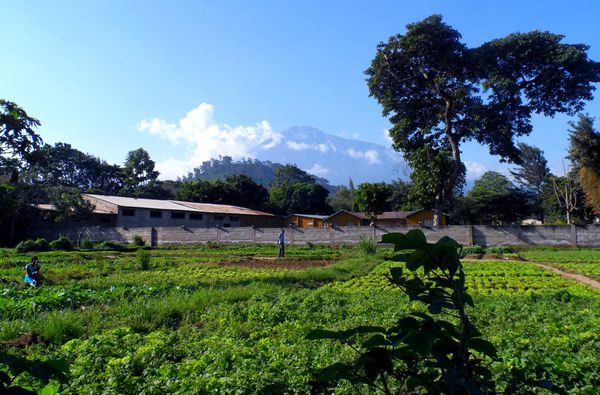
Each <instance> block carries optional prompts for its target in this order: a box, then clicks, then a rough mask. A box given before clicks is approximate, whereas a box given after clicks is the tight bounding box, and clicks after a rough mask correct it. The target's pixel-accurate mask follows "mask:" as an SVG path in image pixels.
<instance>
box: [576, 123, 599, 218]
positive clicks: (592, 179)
mask: <svg viewBox="0 0 600 395" xmlns="http://www.w3.org/2000/svg"><path fill="white" fill-rule="evenodd" d="M570 125H571V130H569V133H570V147H569V159H571V161H572V163H573V165H574V166H575V169H576V170H577V172H578V176H579V183H580V184H581V187H582V189H583V191H584V192H585V199H586V202H587V203H588V204H589V205H590V206H591V207H593V208H594V211H595V212H596V213H599V212H600V132H598V131H596V130H594V120H593V118H592V117H590V116H589V115H579V120H578V122H577V124H575V123H571V124H570Z"/></svg>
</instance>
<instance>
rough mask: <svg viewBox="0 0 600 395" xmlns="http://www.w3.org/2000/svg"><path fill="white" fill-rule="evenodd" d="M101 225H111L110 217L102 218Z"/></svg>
mask: <svg viewBox="0 0 600 395" xmlns="http://www.w3.org/2000/svg"><path fill="white" fill-rule="evenodd" d="M100 223H101V224H110V217H100Z"/></svg>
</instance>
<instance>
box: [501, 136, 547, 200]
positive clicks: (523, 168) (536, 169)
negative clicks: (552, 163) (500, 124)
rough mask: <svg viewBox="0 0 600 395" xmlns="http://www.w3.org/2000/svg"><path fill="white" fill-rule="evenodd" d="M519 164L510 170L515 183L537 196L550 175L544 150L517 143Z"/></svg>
mask: <svg viewBox="0 0 600 395" xmlns="http://www.w3.org/2000/svg"><path fill="white" fill-rule="evenodd" d="M517 148H518V149H519V164H518V166H517V167H516V168H515V169H513V170H511V171H510V174H511V175H512V176H513V178H514V179H515V181H516V182H517V184H519V185H520V186H521V187H523V188H524V189H526V190H528V191H531V192H532V193H534V194H535V196H538V197H539V195H540V194H541V193H542V191H543V190H544V185H545V184H546V181H547V180H548V176H550V169H549V168H548V161H547V160H546V158H544V152H543V151H542V150H540V149H539V148H537V147H534V146H531V145H527V144H525V143H518V144H517Z"/></svg>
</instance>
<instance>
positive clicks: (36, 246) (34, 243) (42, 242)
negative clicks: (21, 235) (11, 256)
mask: <svg viewBox="0 0 600 395" xmlns="http://www.w3.org/2000/svg"><path fill="white" fill-rule="evenodd" d="M49 249H50V246H49V244H48V240H46V239H43V238H39V239H37V240H23V241H21V242H20V243H19V244H17V247H16V248H15V250H16V252H18V253H23V252H30V251H48V250H49Z"/></svg>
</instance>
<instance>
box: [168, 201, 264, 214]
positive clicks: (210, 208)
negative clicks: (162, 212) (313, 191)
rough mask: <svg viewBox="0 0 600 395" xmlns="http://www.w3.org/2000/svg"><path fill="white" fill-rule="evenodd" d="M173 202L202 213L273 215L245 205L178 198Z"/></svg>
mask: <svg viewBox="0 0 600 395" xmlns="http://www.w3.org/2000/svg"><path fill="white" fill-rule="evenodd" d="M173 202H174V203H177V204H181V205H183V206H186V207H190V208H193V209H195V210H198V211H202V212H203V213H216V214H236V215H261V216H269V217H274V215H273V214H269V213H265V212H262V211H258V210H252V209H249V208H245V207H238V206H229V205H226V204H212V203H194V202H182V201H179V200H173Z"/></svg>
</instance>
